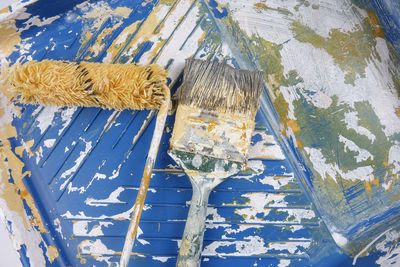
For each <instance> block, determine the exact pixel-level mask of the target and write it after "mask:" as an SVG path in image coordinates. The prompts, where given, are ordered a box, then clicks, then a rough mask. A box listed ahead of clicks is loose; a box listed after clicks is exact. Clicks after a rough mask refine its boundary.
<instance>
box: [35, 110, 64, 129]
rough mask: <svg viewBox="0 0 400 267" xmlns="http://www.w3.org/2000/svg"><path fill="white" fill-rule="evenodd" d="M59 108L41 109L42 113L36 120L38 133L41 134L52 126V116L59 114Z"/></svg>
mask: <svg viewBox="0 0 400 267" xmlns="http://www.w3.org/2000/svg"><path fill="white" fill-rule="evenodd" d="M59 110H60V108H59V107H56V106H46V107H44V108H43V110H42V112H41V113H40V114H39V116H38V117H37V118H36V122H37V127H39V129H40V133H41V134H43V133H44V131H45V130H46V129H47V128H48V127H49V126H50V125H52V122H53V119H54V115H55V114H56V112H59Z"/></svg>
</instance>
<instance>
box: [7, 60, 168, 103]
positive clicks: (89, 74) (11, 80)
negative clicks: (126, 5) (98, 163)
mask: <svg viewBox="0 0 400 267" xmlns="http://www.w3.org/2000/svg"><path fill="white" fill-rule="evenodd" d="M7 76H8V79H7V81H8V82H7V83H8V84H6V85H5V86H6V87H8V88H6V89H8V91H9V92H11V93H12V96H13V98H14V99H16V100H17V101H19V102H21V103H31V104H43V105H55V106H84V107H101V108H108V109H118V110H121V109H139V110H141V109H157V108H159V107H160V106H161V105H162V103H163V101H164V100H165V95H166V90H169V89H168V87H167V72H166V71H165V70H164V69H163V68H162V67H160V66H158V65H149V66H140V65H136V64H105V63H91V62H67V61H55V60H44V61H41V62H37V61H30V62H27V63H25V64H23V65H19V64H16V65H14V66H12V67H11V69H10V70H9V73H8V74H7Z"/></svg>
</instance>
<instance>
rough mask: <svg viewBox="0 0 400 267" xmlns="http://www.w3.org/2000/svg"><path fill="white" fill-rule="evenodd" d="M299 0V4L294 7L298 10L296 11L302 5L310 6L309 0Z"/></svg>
mask: <svg viewBox="0 0 400 267" xmlns="http://www.w3.org/2000/svg"><path fill="white" fill-rule="evenodd" d="M297 2H298V4H297V5H296V6H295V7H294V10H296V11H299V8H300V7H301V6H305V7H309V6H310V2H309V1H307V0H298V1H297Z"/></svg>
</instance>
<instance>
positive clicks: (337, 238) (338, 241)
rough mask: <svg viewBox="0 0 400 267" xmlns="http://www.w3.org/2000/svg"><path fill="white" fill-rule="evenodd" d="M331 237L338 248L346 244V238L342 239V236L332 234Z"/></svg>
mask: <svg viewBox="0 0 400 267" xmlns="http://www.w3.org/2000/svg"><path fill="white" fill-rule="evenodd" d="M332 237H333V240H335V242H336V244H337V245H338V246H340V247H344V246H345V245H346V244H347V242H348V240H347V238H346V237H344V236H343V235H342V234H339V233H336V232H333V233H332Z"/></svg>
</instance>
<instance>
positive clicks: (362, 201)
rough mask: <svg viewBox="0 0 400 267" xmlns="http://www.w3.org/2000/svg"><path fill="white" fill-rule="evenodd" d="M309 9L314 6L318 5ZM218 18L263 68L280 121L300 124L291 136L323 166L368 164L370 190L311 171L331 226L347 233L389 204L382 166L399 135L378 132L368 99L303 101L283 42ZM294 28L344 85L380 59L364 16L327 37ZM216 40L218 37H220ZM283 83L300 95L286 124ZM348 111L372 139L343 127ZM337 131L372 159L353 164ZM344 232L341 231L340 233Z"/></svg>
mask: <svg viewBox="0 0 400 267" xmlns="http://www.w3.org/2000/svg"><path fill="white" fill-rule="evenodd" d="M299 3H300V4H299V5H298V7H297V9H298V8H299V7H300V6H301V5H303V6H310V3H309V2H308V1H299ZM313 8H314V9H317V7H316V6H315V7H313ZM222 21H223V23H224V25H225V26H226V29H227V31H228V33H229V34H230V36H231V37H232V38H233V42H234V44H235V45H236V46H237V47H238V49H239V50H240V52H241V54H242V56H244V57H246V58H247V60H248V61H249V62H257V64H258V66H259V67H260V68H261V69H262V70H263V71H264V73H265V75H266V80H267V81H268V83H269V87H270V88H271V89H272V93H273V94H274V97H275V98H274V106H275V108H276V110H277V112H278V114H279V115H280V116H281V122H282V124H283V125H284V126H285V127H288V125H289V123H294V124H298V126H299V128H300V131H299V132H298V133H295V135H296V138H297V140H299V141H300V142H301V143H302V145H303V146H304V147H313V148H317V149H319V150H320V151H321V153H322V154H323V157H324V159H325V160H326V163H327V164H338V166H339V168H340V169H341V170H342V171H343V172H347V171H351V170H354V169H356V168H357V167H363V166H372V168H373V175H374V177H375V179H377V180H378V181H379V185H378V186H377V185H375V184H371V185H370V186H371V190H372V194H371V193H368V192H367V191H366V184H365V182H363V181H359V180H356V181H350V180H344V179H343V178H342V177H339V176H337V177H329V176H327V177H321V175H320V174H319V173H318V172H317V171H316V170H313V174H314V177H313V178H310V179H312V186H313V189H312V190H311V194H312V195H313V198H314V203H315V204H316V205H317V206H318V207H319V209H320V211H321V212H322V213H323V214H324V217H325V218H326V220H325V222H326V223H327V224H328V225H329V226H330V228H331V229H332V227H333V226H334V227H336V229H338V230H339V231H340V230H342V231H345V230H346V229H349V227H353V226H354V225H355V224H357V223H358V222H360V221H362V220H364V219H367V218H370V217H371V216H374V215H377V213H379V212H380V211H383V210H385V209H386V208H387V207H389V206H391V205H393V203H392V202H391V201H390V196H391V195H395V194H396V192H397V193H398V192H399V191H400V188H399V186H397V185H396V187H395V186H393V189H392V191H391V192H387V191H386V190H385V189H384V188H383V187H382V186H381V184H382V183H384V182H388V181H389V180H393V182H394V183H395V182H396V180H397V178H394V177H393V176H392V173H391V171H390V170H391V169H392V166H386V165H385V164H387V163H386V162H387V159H388V151H389V149H390V147H391V145H392V144H393V142H394V140H396V139H397V140H398V139H399V137H400V136H392V137H390V138H387V137H386V135H385V134H384V132H383V131H382V129H383V126H382V125H381V124H380V123H379V118H378V117H377V116H376V114H375V112H374V110H373V108H372V107H371V105H370V104H369V102H357V103H355V104H354V106H349V105H346V104H343V103H340V102H339V99H338V97H336V96H333V97H332V104H331V105H330V106H329V107H328V108H327V109H323V108H317V107H315V106H314V105H313V104H312V103H310V102H308V101H307V99H306V98H307V97H309V96H310V95H311V94H313V93H315V92H311V91H308V90H304V89H300V87H299V88H297V85H298V84H300V83H302V81H303V80H302V77H300V76H299V74H298V73H297V71H295V70H291V71H289V72H287V71H285V70H284V67H283V65H282V60H281V54H280V53H281V49H282V45H279V44H276V43H273V42H270V41H268V40H265V39H263V38H262V37H261V36H259V35H257V34H252V35H251V36H250V35H248V34H247V33H246V32H245V31H243V30H242V29H241V28H240V27H239V24H238V23H237V22H236V21H234V20H233V19H232V17H231V16H230V15H229V14H228V16H227V17H225V18H223V19H222ZM292 31H293V32H294V34H295V35H296V37H295V38H296V39H297V40H299V41H300V42H304V43H309V44H311V45H313V46H314V47H316V48H319V49H324V50H325V51H326V52H327V53H328V54H329V55H330V56H332V58H333V60H334V63H335V64H337V65H338V66H339V67H340V68H341V69H342V71H343V72H344V73H345V82H346V83H348V84H352V85H354V84H355V80H356V79H357V78H358V77H365V75H366V74H365V68H366V67H367V65H368V64H369V62H374V60H375V59H377V60H379V61H380V60H381V59H380V57H379V55H378V53H377V51H376V48H375V46H376V40H375V37H374V34H373V29H372V28H371V26H370V24H369V23H368V21H367V20H363V21H362V23H361V24H360V25H358V26H357V27H356V28H354V29H353V30H351V31H341V30H339V29H332V30H331V32H330V34H329V36H328V38H324V37H322V36H321V35H319V34H317V33H316V32H315V31H313V30H312V29H311V28H309V27H307V26H305V25H302V24H301V23H299V22H296V21H294V22H293V23H292ZM214 38H215V39H217V38H216V37H214ZM218 41H221V39H220V37H218ZM389 50H390V48H389ZM389 52H390V55H391V60H393V62H394V63H395V64H394V65H395V66H399V65H398V63H396V62H399V59H398V55H397V53H395V52H394V50H393V51H391V50H390V51H389ZM392 57H396V58H392ZM396 60H397V61H396ZM391 72H392V76H393V80H394V83H395V88H396V90H397V91H399V86H400V80H399V78H397V79H396V78H395V77H400V75H399V74H398V72H399V71H398V69H397V68H396V67H393V68H391ZM285 73H287V74H285ZM281 86H285V87H292V88H293V89H294V90H297V92H298V95H299V96H300V97H299V98H298V99H297V100H295V101H294V102H293V103H292V104H293V106H294V113H295V114H296V117H297V121H294V122H290V121H288V119H287V114H288V107H289V104H288V102H287V101H286V99H285V98H284V97H283V95H282V94H281V93H280V88H281ZM349 93H351V92H349ZM348 112H355V113H356V114H357V117H358V125H359V126H362V127H364V128H366V129H368V130H369V131H370V132H371V133H372V134H373V135H374V136H375V141H374V142H372V141H371V140H370V139H368V138H367V137H366V136H364V135H360V134H359V133H357V132H356V130H354V129H347V127H346V123H345V122H344V118H345V114H346V113H348ZM339 135H342V136H343V137H345V138H347V139H349V140H351V141H353V142H354V143H355V144H356V145H357V146H358V147H360V148H361V149H365V150H367V151H368V152H370V153H371V154H372V155H373V158H368V159H367V160H366V161H362V162H357V161H356V159H355V157H356V156H357V155H358V152H354V151H349V150H348V149H345V146H344V144H343V143H342V142H339ZM305 160H306V163H307V165H308V166H309V167H311V168H312V167H313V163H312V162H311V161H310V160H309V159H307V158H305ZM372 196H373V197H372ZM377 200H379V201H377ZM342 234H345V233H343V232H342Z"/></svg>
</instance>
